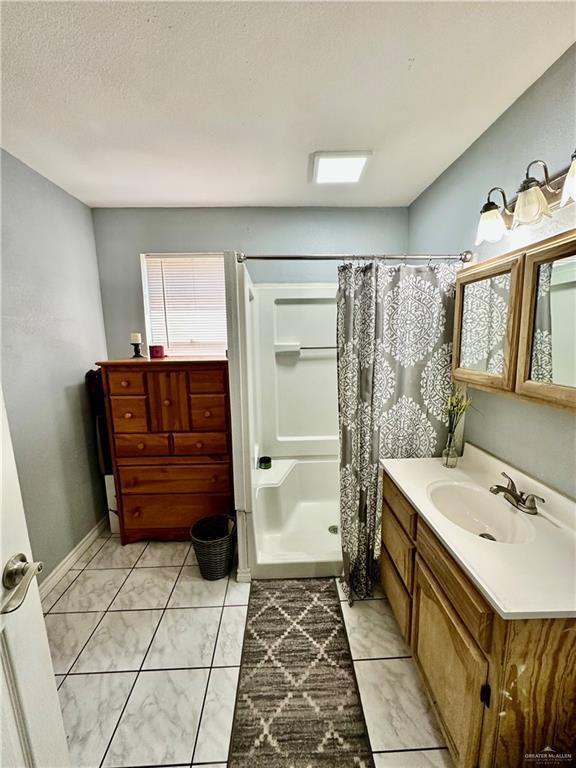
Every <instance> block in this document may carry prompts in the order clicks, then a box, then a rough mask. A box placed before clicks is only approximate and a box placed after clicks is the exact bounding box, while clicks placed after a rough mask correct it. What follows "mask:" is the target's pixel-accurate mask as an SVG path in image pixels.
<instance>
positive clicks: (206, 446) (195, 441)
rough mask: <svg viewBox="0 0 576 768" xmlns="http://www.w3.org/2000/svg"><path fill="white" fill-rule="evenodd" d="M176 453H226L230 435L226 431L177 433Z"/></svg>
mask: <svg viewBox="0 0 576 768" xmlns="http://www.w3.org/2000/svg"><path fill="white" fill-rule="evenodd" d="M173 440H174V453H175V454H176V455H178V456H199V455H202V454H214V453H226V452H227V451H228V436H227V435H226V432H191V433H188V434H175V435H173Z"/></svg>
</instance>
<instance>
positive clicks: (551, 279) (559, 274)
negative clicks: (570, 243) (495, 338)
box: [530, 256, 576, 387]
mask: <svg viewBox="0 0 576 768" xmlns="http://www.w3.org/2000/svg"><path fill="white" fill-rule="evenodd" d="M537 273H538V278H537V285H536V291H535V302H534V327H533V330H532V355H531V360H530V380H531V381H536V382H541V383H544V384H559V385H560V386H563V387H576V342H575V340H574V334H575V331H576V256H564V257H563V258H560V259H556V260H555V261H548V262H544V263H543V264H540V265H539V266H538V268H537Z"/></svg>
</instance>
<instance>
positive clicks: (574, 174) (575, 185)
mask: <svg viewBox="0 0 576 768" xmlns="http://www.w3.org/2000/svg"><path fill="white" fill-rule="evenodd" d="M571 201H575V202H576V158H574V160H572V163H571V165H570V170H569V171H568V173H567V174H566V178H565V179H564V186H563V187H562V199H561V200H560V207H562V206H563V205H568V203H569V202H571Z"/></svg>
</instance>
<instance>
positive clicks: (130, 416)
mask: <svg viewBox="0 0 576 768" xmlns="http://www.w3.org/2000/svg"><path fill="white" fill-rule="evenodd" d="M132 416H134V414H133V413H130V411H128V412H127V413H125V414H124V418H125V419H131V418H132Z"/></svg>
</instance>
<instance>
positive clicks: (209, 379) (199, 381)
mask: <svg viewBox="0 0 576 768" xmlns="http://www.w3.org/2000/svg"><path fill="white" fill-rule="evenodd" d="M188 386H189V388H190V392H192V393H199V394H203V393H205V394H209V393H211V392H213V393H215V394H223V393H224V392H226V368H204V369H200V370H197V371H190V372H189V373H188Z"/></svg>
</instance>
